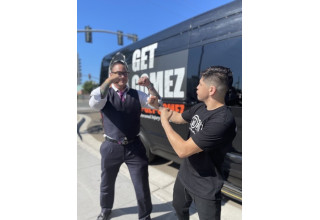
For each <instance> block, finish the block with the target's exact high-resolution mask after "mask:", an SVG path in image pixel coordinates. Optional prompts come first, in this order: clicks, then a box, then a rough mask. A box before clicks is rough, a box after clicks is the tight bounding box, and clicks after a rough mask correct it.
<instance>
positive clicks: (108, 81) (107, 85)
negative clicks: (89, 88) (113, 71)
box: [100, 78, 112, 99]
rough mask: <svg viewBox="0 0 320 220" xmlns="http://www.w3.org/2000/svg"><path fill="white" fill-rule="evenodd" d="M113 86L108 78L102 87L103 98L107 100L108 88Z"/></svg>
mask: <svg viewBox="0 0 320 220" xmlns="http://www.w3.org/2000/svg"><path fill="white" fill-rule="evenodd" d="M111 84H112V82H111V80H110V79H109V78H108V79H106V80H105V81H104V82H103V83H102V85H101V86H100V93H101V98H102V99H103V98H105V97H106V95H107V92H108V88H109V87H110V85H111Z"/></svg>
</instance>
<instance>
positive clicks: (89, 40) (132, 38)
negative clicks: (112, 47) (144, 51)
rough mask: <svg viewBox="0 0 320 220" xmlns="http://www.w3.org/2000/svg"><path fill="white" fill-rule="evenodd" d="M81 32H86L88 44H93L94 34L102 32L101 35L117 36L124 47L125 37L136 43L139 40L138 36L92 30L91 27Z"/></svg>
mask: <svg viewBox="0 0 320 220" xmlns="http://www.w3.org/2000/svg"><path fill="white" fill-rule="evenodd" d="M79 32H85V34H86V42H88V43H92V32H100V33H108V34H115V35H117V38H118V44H119V45H123V36H126V37H128V39H130V40H132V41H133V42H136V41H137V40H138V35H136V34H124V33H123V32H122V31H117V32H115V31H109V30H101V29H92V28H91V27H90V26H86V27H85V29H84V30H78V33H79Z"/></svg>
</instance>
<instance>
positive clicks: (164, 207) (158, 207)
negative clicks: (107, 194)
mask: <svg viewBox="0 0 320 220" xmlns="http://www.w3.org/2000/svg"><path fill="white" fill-rule="evenodd" d="M137 210H138V207H137V206H132V207H126V208H118V209H114V210H112V212H111V215H110V218H111V219H112V218H115V217H118V216H124V215H129V214H137ZM157 212H169V213H165V214H163V215H161V216H157V217H152V219H157V220H169V219H176V217H174V216H175V215H174V211H173V208H172V206H171V202H167V203H162V204H154V205H153V209H152V213H151V216H152V214H154V213H157ZM169 216H171V218H169ZM172 217H174V218H172Z"/></svg>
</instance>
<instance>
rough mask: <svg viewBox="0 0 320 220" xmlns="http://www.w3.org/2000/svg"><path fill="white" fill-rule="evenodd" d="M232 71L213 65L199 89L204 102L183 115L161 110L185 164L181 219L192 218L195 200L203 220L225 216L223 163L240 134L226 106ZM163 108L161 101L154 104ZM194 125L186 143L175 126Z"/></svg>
mask: <svg viewBox="0 0 320 220" xmlns="http://www.w3.org/2000/svg"><path fill="white" fill-rule="evenodd" d="M230 79H232V72H231V71H230V69H229V68H225V67H222V66H212V67H210V68H208V69H206V70H205V71H204V72H202V73H201V79H200V82H199V85H198V86H197V97H198V100H199V101H201V102H200V103H198V104H196V105H194V106H192V107H191V108H190V109H188V110H187V111H185V112H183V113H182V114H180V113H178V112H174V111H171V110H169V109H166V108H162V107H160V109H159V110H160V111H161V124H162V126H163V128H164V130H165V133H166V135H167V137H168V140H169V142H170V144H171V145H172V147H173V149H174V150H175V152H176V153H177V154H178V156H179V157H180V158H184V160H183V163H182V164H181V167H180V170H179V173H178V176H177V179H176V182H175V185H174V191H173V206H174V208H175V210H176V213H177V216H178V218H179V219H180V220H182V219H189V207H190V205H191V203H192V201H194V203H195V206H196V208H197V211H198V215H199V218H200V219H201V220H204V219H208V220H218V219H220V215H221V188H222V186H223V177H222V163H223V160H224V157H225V155H226V153H227V151H228V150H229V148H230V147H231V145H232V140H233V138H234V137H235V135H236V124H235V120H234V117H233V115H232V113H231V112H230V110H229V109H228V107H227V106H225V102H224V100H225V94H226V92H227V91H228V86H229V80H230ZM151 103H152V105H153V106H154V107H156V108H159V106H158V104H157V99H156V98H154V99H151V100H150V104H151ZM169 120H170V121H171V122H173V123H177V124H183V123H190V126H189V130H190V137H189V139H188V140H184V139H182V138H181V137H180V135H178V134H177V133H176V132H175V131H174V130H173V129H172V127H171V125H170V123H169Z"/></svg>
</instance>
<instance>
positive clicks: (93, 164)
mask: <svg viewBox="0 0 320 220" xmlns="http://www.w3.org/2000/svg"><path fill="white" fill-rule="evenodd" d="M77 117H78V118H77V119H78V127H80V129H79V134H80V135H81V138H82V140H81V139H80V138H79V136H78V140H77V149H78V165H77V166H78V183H77V185H78V190H77V194H78V205H77V207H78V209H77V210H78V211H77V215H78V218H77V219H78V220H96V218H97V215H98V214H99V212H100V206H99V194H100V193H99V188H100V170H101V169H100V159H101V156H100V153H99V149H100V145H101V141H99V140H103V138H101V139H100V138H98V139H97V134H95V135H94V136H93V135H91V134H90V133H89V132H88V128H89V127H88V125H89V123H90V121H91V118H90V117H88V116H87V115H85V114H79V113H78V115H77ZM174 182H175V177H173V176H172V175H169V174H167V173H165V172H163V171H160V170H158V169H156V168H155V167H153V166H149V184H150V191H151V199H152V204H153V211H152V213H151V218H152V219H155V220H176V219H177V218H176V216H175V213H174V209H173V207H172V205H171V203H172V194H173V186H174ZM137 209H138V207H137V201H136V197H135V192H134V188H133V184H132V182H131V178H130V175H129V171H128V169H127V166H126V165H125V164H123V165H122V166H121V168H120V171H119V174H118V176H117V180H116V186H115V201H114V206H113V211H112V213H111V215H110V219H115V220H131V219H132V220H136V219H138V214H137V213H138V212H137ZM241 210H242V207H241V205H239V204H236V203H232V202H231V203H230V202H228V201H223V202H222V210H221V219H222V220H241V212H242V211H241ZM190 220H199V217H198V214H197V212H196V210H195V208H194V205H193V204H192V206H191V207H190Z"/></svg>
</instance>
